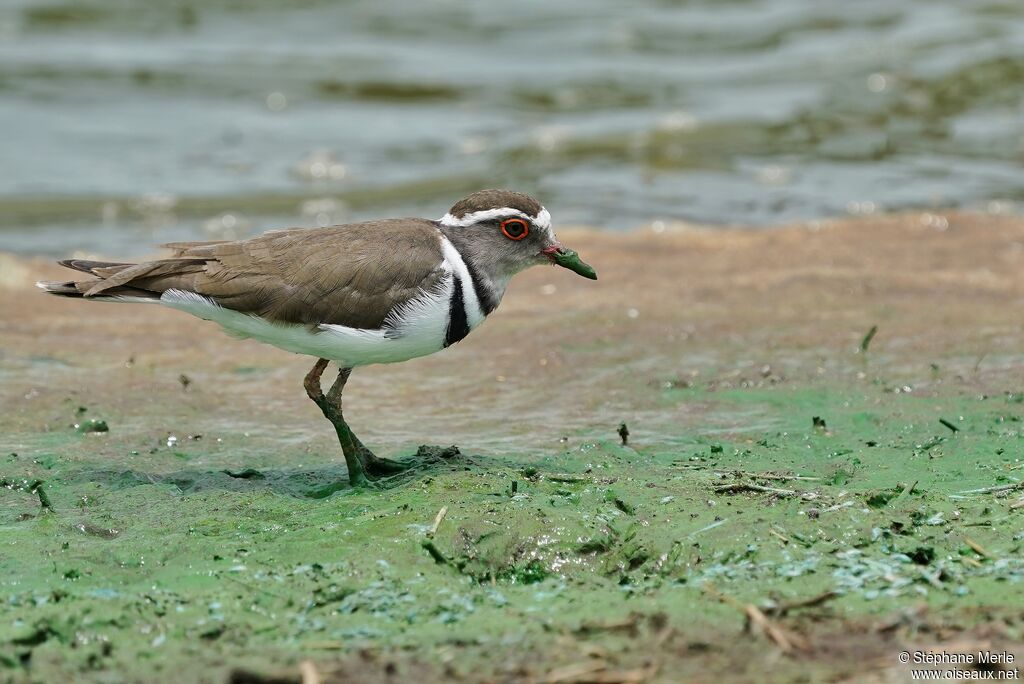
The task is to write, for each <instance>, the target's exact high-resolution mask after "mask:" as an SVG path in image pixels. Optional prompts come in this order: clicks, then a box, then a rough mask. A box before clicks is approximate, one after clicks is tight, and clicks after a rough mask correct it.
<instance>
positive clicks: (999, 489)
mask: <svg viewBox="0 0 1024 684" xmlns="http://www.w3.org/2000/svg"><path fill="white" fill-rule="evenodd" d="M1021 487H1024V482H1015V483H1013V484H1007V485H999V486H997V487H982V488H981V489H964V490H963V491H959V492H957V494H995V493H996V492H1010V491H1013V490H1014V489H1020V488H1021Z"/></svg>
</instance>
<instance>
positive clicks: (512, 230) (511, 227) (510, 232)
mask: <svg viewBox="0 0 1024 684" xmlns="http://www.w3.org/2000/svg"><path fill="white" fill-rule="evenodd" d="M501 232H502V233H504V234H505V237H507V238H508V239H509V240H522V239H523V238H524V237H526V236H527V235H529V234H530V224H529V223H527V222H526V221H524V220H523V219H517V218H514V219H505V220H504V221H502V222H501Z"/></svg>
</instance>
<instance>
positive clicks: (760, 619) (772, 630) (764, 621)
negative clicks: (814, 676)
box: [701, 583, 809, 653]
mask: <svg viewBox="0 0 1024 684" xmlns="http://www.w3.org/2000/svg"><path fill="white" fill-rule="evenodd" d="M701 589H702V590H703V591H704V593H706V594H708V595H709V596H712V597H713V598H716V599H718V600H719V601H721V602H722V603H724V604H726V605H728V606H731V607H733V608H736V609H737V610H740V611H742V612H743V614H744V615H746V616H747V620H748V622H749V623H750V624H754V625H757V627H758V628H759V629H760V630H761V633H762V634H764V635H765V636H766V637H768V638H769V639H770V640H771V641H773V642H774V643H775V645H776V646H778V647H779V650H780V651H782V652H783V653H792V652H793V650H794V649H799V650H801V651H806V650H809V646H808V644H807V642H805V641H804V640H803V639H802V638H801V637H799V636H797V635H795V634H789V633H787V632H786V630H784V629H783V628H782V627H780V626H779V625H776V624H775V623H774V622H772V621H771V620H769V619H768V616H766V615H765V614H764V613H762V612H761V609H760V608H758V607H757V606H755V605H754V604H753V603H748V604H746V605H744V604H742V603H740V602H739V601H737V600H736V599H734V598H733V597H731V596H727V595H725V594H723V593H721V592H720V591H718V590H717V589H715V587H714V586H713V585H712V584H711V583H706V584H704V585H703V586H702V587H701Z"/></svg>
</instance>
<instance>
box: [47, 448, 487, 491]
mask: <svg viewBox="0 0 1024 684" xmlns="http://www.w3.org/2000/svg"><path fill="white" fill-rule="evenodd" d="M403 463H407V464H408V465H409V467H408V468H407V469H405V470H403V471H402V472H399V473H397V474H394V475H391V476H388V477H383V478H380V479H377V480H375V481H373V482H372V484H371V487H372V488H373V489H378V490H387V489H393V488H397V487H401V486H403V485H406V484H409V483H411V482H417V481H419V480H422V479H423V478H424V477H427V476H432V475H436V474H439V473H441V472H446V471H456V470H469V469H470V468H471V467H473V466H474V465H477V464H478V463H479V462H478V459H476V458H474V457H472V456H468V455H465V454H463V453H462V452H461V451H460V450H459V448H458V447H456V446H449V447H439V446H429V445H421V446H420V447H419V449H418V450H417V451H416V455H415V456H413V457H412V458H410V459H408V460H404V461H403ZM65 482H69V483H71V482H92V483H99V484H104V485H106V486H108V487H111V488H113V489H127V488H130V487H138V486H141V485H152V484H157V485H172V486H174V487H176V488H177V489H178V490H179V491H181V492H182V493H183V494H197V493H200V492H205V491H210V490H221V491H233V492H246V491H257V490H260V489H268V490H270V491H273V492H275V493H277V494H281V495H284V496H291V497H294V498H297V499H325V498H327V497H329V496H331V495H332V494H335V493H337V492H345V491H350V492H351V491H361V488H359V487H353V486H352V484H351V483H350V482H349V478H348V469H347V468H346V467H345V463H344V462H340V463H329V464H324V465H322V466H315V467H310V468H259V469H256V468H245V469H241V470H232V469H230V468H227V469H221V470H200V469H184V470H178V471H175V472H171V473H164V474H155V473H147V472H143V471H140V470H134V469H95V470H93V469H89V470H82V471H79V472H78V473H77V474H76V476H72V477H70V478H66V479H65Z"/></svg>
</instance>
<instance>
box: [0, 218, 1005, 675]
mask: <svg viewBox="0 0 1024 684" xmlns="http://www.w3.org/2000/svg"><path fill="white" fill-rule="evenodd" d="M562 237H563V240H564V241H565V242H566V243H568V244H570V245H572V246H574V247H576V248H577V249H579V251H580V252H581V254H582V255H583V257H584V258H585V259H587V261H589V262H590V263H592V264H593V265H594V266H595V267H596V269H597V271H598V273H599V274H600V280H599V281H597V282H596V283H594V282H590V281H586V280H583V279H581V278H577V277H575V276H573V275H572V274H571V273H568V272H566V271H562V270H560V269H553V268H547V269H534V270H533V271H531V272H528V273H525V274H523V275H521V276H519V277H518V278H517V279H516V281H514V283H513V285H512V287H511V289H510V292H509V294H508V296H507V297H506V299H505V301H504V302H503V304H502V306H501V308H500V309H499V311H498V312H497V313H496V315H494V316H492V317H491V320H489V321H488V322H487V324H486V325H485V326H484V327H483V328H481V329H480V330H478V331H476V332H474V333H473V334H472V335H471V336H470V337H469V338H467V339H466V340H465V341H464V342H462V343H460V344H459V345H457V346H456V347H454V348H452V349H449V350H447V351H445V352H443V353H441V354H437V355H435V356H433V357H428V358H425V359H420V360H416V361H412V362H409V363H406V364H401V365H395V366H387V367H384V366H380V367H371V368H366V369H359V370H357V371H356V372H355V373H354V374H353V376H352V380H351V381H350V383H349V385H348V389H347V391H346V400H347V404H346V413H347V416H348V418H349V420H350V422H351V424H352V425H353V427H354V428H355V430H356V431H357V432H358V433H359V434H360V436H361V437H362V439H363V441H364V442H366V443H367V444H368V445H371V446H373V447H374V448H375V449H376V450H377V451H378V453H379V454H382V455H391V456H402V455H411V454H413V453H415V452H416V451H417V448H418V446H419V445H421V444H431V445H441V446H447V445H452V444H455V445H458V447H459V451H458V453H454V452H451V451H449V452H446V453H445V454H444V455H442V456H436V455H435V456H432V457H429V458H427V457H424V458H423V459H422V465H421V466H420V467H418V468H416V469H415V470H413V471H412V472H410V473H408V474H406V475H404V476H401V477H398V478H395V479H394V480H393V481H391V482H389V483H388V486H387V488H386V489H384V490H383V491H365V490H364V491H352V490H351V489H350V488H349V487H348V485H347V480H346V477H345V470H344V466H343V462H342V460H341V456H340V451H339V449H338V447H337V444H336V442H335V441H334V437H333V435H332V430H331V428H330V426H329V425H328V424H327V423H326V422H325V421H324V420H323V418H322V417H321V415H320V414H319V411H318V410H317V408H316V407H315V406H313V405H312V404H311V403H310V402H309V401H308V399H307V398H306V397H305V394H304V392H303V390H302V383H301V381H302V376H303V374H304V373H305V372H306V370H307V368H308V366H309V365H310V361H309V360H307V359H304V358H300V357H296V356H292V355H289V354H287V353H285V352H281V351H277V350H274V349H272V348H269V347H264V346H261V345H259V344H257V343H254V342H239V341H235V340H232V339H229V338H227V337H225V336H224V335H222V334H221V333H219V332H218V330H217V329H216V328H215V327H214V326H212V324H209V323H205V322H201V321H196V320H194V319H191V318H189V317H187V316H186V315H184V314H180V313H177V312H173V311H167V310H162V309H159V308H157V307H143V306H129V305H120V304H101V303H83V302H76V301H68V300H61V299H58V298H53V297H47V296H44V295H43V294H41V293H39V292H38V291H36V290H35V289H34V288H33V287H32V284H31V283H32V281H34V280H35V279H37V278H56V277H60V275H61V269H59V268H58V267H55V266H52V265H49V264H47V263H45V262H43V261H30V260H24V259H19V258H14V257H11V256H2V255H0V311H2V316H0V478H2V479H3V483H4V485H5V487H6V488H5V489H0V680H2V679H9V680H11V681H41V682H57V681H83V682H135V681H203V682H224V681H227V680H229V679H230V680H231V681H234V682H267V681H282V682H286V681H287V682H291V681H294V682H300V681H302V682H305V683H310V682H316V681H322V682H405V681H413V680H415V681H425V682H431V681H465V682H477V681H486V682H551V683H553V684H554V683H573V682H575V683H581V682H605V683H611V682H624V683H625V682H635V683H640V682H680V681H693V682H714V681H757V682H771V681H778V682H783V681H806V682H817V681H829V682H834V681H858V682H860V681H865V682H900V681H908V680H909V678H910V665H903V664H901V663H900V662H899V660H898V655H899V653H900V652H901V651H904V650H906V651H909V652H911V653H913V652H916V651H922V652H925V651H928V649H932V651H935V650H937V651H944V652H949V653H952V652H954V651H956V652H969V653H973V654H975V657H976V656H977V653H978V651H985V652H989V651H991V652H1001V651H1003V650H1007V651H1009V652H1010V653H1016V656H1017V662H1016V663H1013V664H1010V665H1000V664H996V665H984V666H982V667H984V668H988V669H989V670H993V671H994V670H999V669H1006V668H1011V669H1012V668H1014V667H1016V666H1017V665H1019V663H1020V658H1024V652H1022V651H1021V650H1020V649H1019V648H1018V644H1019V643H1020V642H1021V638H1022V629H1024V617H1022V610H1021V609H1022V608H1024V598H1022V597H1024V584H1022V581H1021V580H1022V578H1024V561H1022V560H1021V547H1022V544H1024V533H1022V531H1021V530H1022V528H1024V526H1022V522H1024V498H1022V497H1024V485H1022V482H1021V480H1022V475H1024V473H1022V463H1024V461H1022V460H1021V459H1022V449H1021V447H1022V438H1021V434H1022V433H1021V427H1022V424H1021V422H1020V421H1021V417H1022V415H1024V358H1022V356H1021V351H1022V350H1024V327H1022V324H1021V319H1022V314H1021V312H1022V311H1024V306H1022V305H1024V277H1022V273H1024V221H1022V220H1020V219H1016V218H1011V217H999V216H987V215H971V214H948V215H942V216H939V215H928V214H925V215H922V214H908V215H901V216H891V217H871V218H865V219H861V220H850V221H837V222H824V223H820V224H815V225H801V226H793V227H784V228H779V229H775V230H769V231H743V230H720V229H718V230H713V231H712V230H700V229H697V228H693V227H686V226H668V227H667V228H666V229H665V230H664V232H661V233H653V232H643V233H636V234H630V235H609V234H595V233H586V232H572V231H564V234H563V235H562ZM873 329H874V330H876V332H875V333H874V334H870V331H871V330H873ZM621 423H625V424H626V425H627V426H628V431H629V437H628V443H627V444H625V445H623V444H622V440H621V439H620V436H619V434H618V428H619V425H620V424H621ZM76 426H77V427H76ZM103 428H106V430H104V429H103ZM443 509H446V514H445V515H443V516H441V517H440V521H439V522H438V517H439V515H438V514H439V512H440V511H441V510H443ZM435 527H436V531H434V533H433V534H431V532H432V530H434V528H435ZM962 667H964V668H970V667H971V666H970V665H964V666H962Z"/></svg>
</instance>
